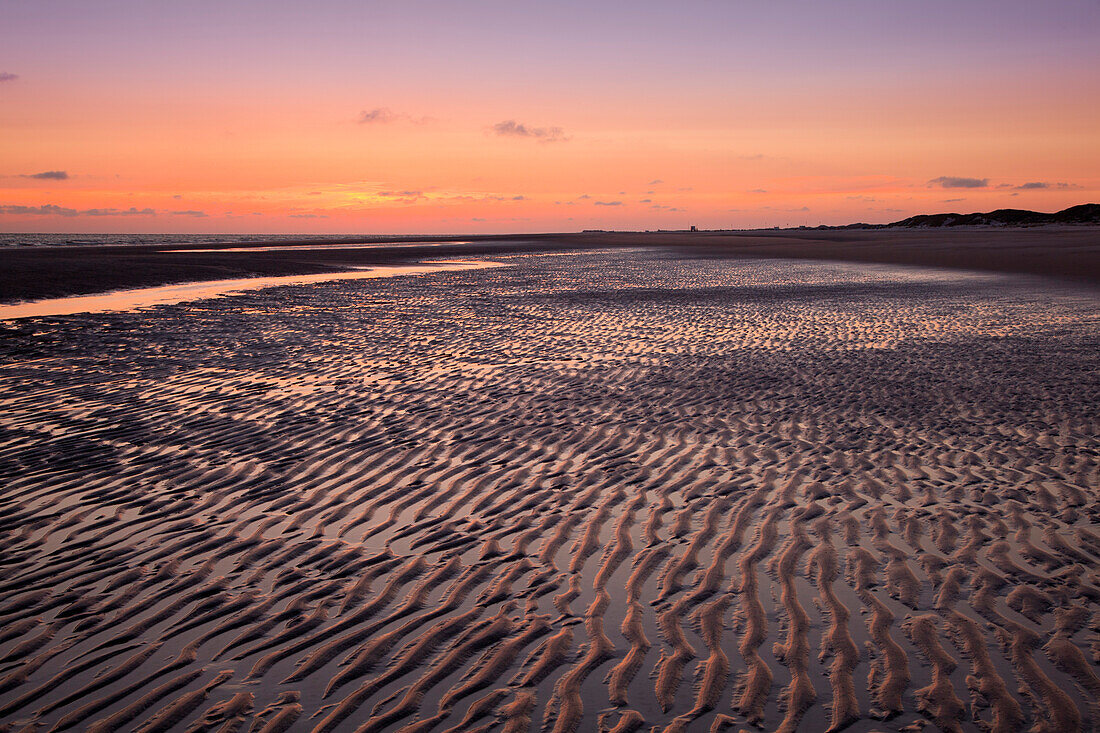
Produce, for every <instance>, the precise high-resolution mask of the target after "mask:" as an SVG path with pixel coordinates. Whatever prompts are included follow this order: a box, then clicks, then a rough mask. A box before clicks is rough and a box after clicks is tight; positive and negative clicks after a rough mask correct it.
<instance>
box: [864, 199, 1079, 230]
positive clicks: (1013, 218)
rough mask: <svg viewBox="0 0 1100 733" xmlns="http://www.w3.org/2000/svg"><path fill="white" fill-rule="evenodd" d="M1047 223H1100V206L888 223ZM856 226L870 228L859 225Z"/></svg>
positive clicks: (925, 217) (928, 216) (922, 217)
mask: <svg viewBox="0 0 1100 733" xmlns="http://www.w3.org/2000/svg"><path fill="white" fill-rule="evenodd" d="M1047 224H1100V204H1080V205H1078V206H1071V207H1069V208H1068V209H1063V210H1062V211H1058V212H1055V213H1053V214H1044V213H1042V212H1039V211H1027V210H1026V209H997V210H996V211H988V212H986V213H984V214H982V213H974V214H920V215H918V216H910V217H909V218H908V219H902V220H901V221H895V222H893V223H892V224H887V225H886V226H888V227H961V226H994V227H1023V226H1044V225H1047ZM853 226H868V225H865V224H857V225H853Z"/></svg>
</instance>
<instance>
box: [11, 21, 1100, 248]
mask: <svg viewBox="0 0 1100 733" xmlns="http://www.w3.org/2000/svg"><path fill="white" fill-rule="evenodd" d="M33 5H35V7H34V8H30V7H28V8H20V9H19V12H18V13H16V14H15V17H14V18H13V22H12V23H10V24H8V27H7V28H6V29H5V30H0V48H3V49H5V50H4V51H0V231H7V232H17V231H28V232H29V231H59V232H65V231H70V232H110V231H119V232H123V231H126V232H137V231H140V232H188V231H194V232H218V231H224V232H349V233H375V232H377V233H391V232H392V233H400V232H418V233H435V232H509V231H517V232H523V231H568V230H578V229H582V228H629V229H641V228H661V227H663V228H682V227H686V226H688V225H690V224H696V225H698V226H700V227H703V228H727V227H755V226H765V225H767V226H773V225H781V226H785V225H799V224H810V225H814V224H818V223H828V224H837V223H848V222H852V221H868V222H885V221H892V220H896V219H900V218H903V217H905V216H908V215H911V214H914V213H926V212H936V211H981V210H989V209H993V208H1000V207H1012V208H1030V209H1037V210H1043V211H1054V210H1057V209H1060V208H1064V207H1066V206H1070V205H1073V204H1077V203H1082V202H1085V201H1096V200H1100V134H1098V133H1097V126H1096V120H1097V119H1100V101H1098V100H1100V82H1098V76H1100V75H1098V74H1097V72H1096V69H1097V68H1100V54H1098V52H1097V51H1096V49H1095V45H1096V44H1094V43H1092V44H1090V43H1089V42H1088V39H1089V38H1093V39H1094V38H1095V37H1096V35H1095V31H1097V30H1100V28H1097V18H1098V15H1100V13H1098V11H1097V10H1096V7H1095V4H1091V5H1090V4H1089V3H1066V4H1065V6H1066V7H1064V8H1062V10H1063V11H1065V12H1066V13H1077V14H1078V15H1077V17H1076V18H1074V17H1072V15H1071V18H1070V19H1069V20H1064V21H1063V22H1061V23H1059V24H1054V25H1050V26H1049V27H1048V26H1046V25H1043V24H1042V23H1037V22H1036V21H1035V20H1034V19H1033V18H1031V17H1030V16H1029V15H1028V11H1027V5H1026V4H1023V3H1021V4H1019V6H1018V7H1017V5H1016V4H1013V3H1008V4H1007V5H1005V4H998V5H997V7H998V8H1000V9H1001V10H1000V12H1003V15H1004V16H1005V17H1004V18H1002V19H1001V20H1000V21H998V22H999V23H1000V25H999V26H998V25H997V22H990V23H987V24H986V27H985V29H984V30H982V29H980V28H978V27H976V26H975V28H978V29H977V30H974V29H972V31H971V33H972V34H973V35H972V36H971V37H969V38H964V37H962V36H958V35H953V34H952V33H949V32H946V31H943V30H942V29H941V26H937V25H936V23H937V22H939V23H943V22H946V21H947V19H948V17H951V22H952V23H955V24H958V23H963V22H964V21H965V20H966V18H965V17H963V18H958V17H954V16H953V15H949V14H951V13H957V12H958V11H957V9H955V10H952V8H953V6H951V5H950V4H946V3H945V4H943V5H942V8H939V9H940V10H942V16H940V17H937V6H936V4H935V3H933V4H931V5H929V6H926V9H925V13H924V14H922V15H920V16H919V17H917V16H913V17H912V18H907V17H903V16H904V13H903V12H902V11H901V10H898V11H897V14H896V16H891V15H889V14H883V13H881V12H880V13H879V15H877V16H876V15H874V14H873V12H872V10H873V9H874V8H876V7H879V6H875V5H873V4H861V3H857V2H844V3H839V4H837V5H836V6H834V8H833V10H834V13H833V15H829V16H823V17H821V18H812V17H810V18H806V17H803V16H805V15H806V14H807V13H812V12H814V11H813V10H812V8H813V7H814V6H812V5H810V4H803V3H790V4H789V5H788V6H787V8H786V9H787V10H791V9H792V8H795V7H797V8H798V10H799V12H800V13H801V15H799V16H798V17H799V18H801V20H800V21H799V23H798V24H796V25H794V26H791V25H790V24H789V23H788V25H787V26H784V25H782V23H783V22H784V20H785V19H788V18H789V16H783V15H782V13H781V12H780V11H778V10H774V9H773V10H770V11H765V10H761V9H759V8H757V9H756V10H754V11H751V12H749V13H748V14H747V15H744V16H737V15H736V14H735V15H733V16H730V15H729V14H730V13H731V12H734V11H731V10H730V9H729V8H728V7H727V6H725V5H722V4H717V3H709V2H699V3H694V4H693V3H688V4H687V5H686V6H685V8H686V9H691V10H693V11H695V14H694V15H692V16H691V17H696V16H697V17H698V18H700V19H701V20H702V21H704V22H702V23H701V24H700V25H699V26H697V27H672V26H671V25H670V24H671V23H673V20H670V18H669V17H666V16H665V15H664V13H666V12H667V11H666V10H665V9H663V8H661V9H658V8H657V7H656V6H655V7H654V8H648V7H647V6H646V5H645V4H644V3H643V4H641V5H638V4H635V5H633V6H628V5H625V4H624V5H621V6H618V8H619V9H621V10H622V12H624V13H625V12H632V13H633V15H631V16H629V17H630V18H631V21H630V23H628V24H627V26H626V27H623V26H622V22H623V21H622V18H623V17H625V16H622V15H613V14H610V12H606V13H605V12H602V11H601V12H600V13H596V14H593V13H594V12H595V11H588V10H584V9H583V8H582V6H579V5H578V6H575V7H573V8H572V9H573V10H574V11H576V13H585V12H587V13H589V16H588V17H587V18H579V19H578V21H577V22H578V23H582V22H584V23H587V25H584V26H580V25H578V26H576V27H575V28H572V27H571V26H569V25H568V17H565V16H562V17H559V16H558V15H554V16H552V17H551V16H547V17H546V18H536V17H532V16H531V15H530V14H528V15H524V14H523V13H521V12H520V11H518V10H515V9H512V10H510V11H508V12H505V10H506V6H504V5H503V4H496V3H473V4H472V5H471V6H470V7H471V8H472V9H473V12H472V14H471V15H470V16H462V17H456V16H447V15H446V9H445V8H444V6H442V5H433V4H432V3H426V2H425V3H411V4H410V6H409V8H407V9H406V10H403V11H401V10H392V9H391V10H390V11H388V14H387V13H386V12H382V11H380V10H379V9H378V7H377V6H374V5H373V4H371V3H367V4H365V5H362V4H360V5H356V4H352V3H345V2H329V3H320V4H319V6H311V7H316V8H319V9H318V10H317V12H314V13H310V14H303V13H304V11H302V10H301V8H291V4H286V7H285V8H283V10H281V11H279V12H272V13H269V14H268V15H267V16H263V19H262V20H261V21H259V22H258V25H257V21H255V20H254V18H255V17H258V16H251V17H250V16H248V14H247V13H245V12H244V11H243V10H242V9H241V7H240V6H238V7H236V8H235V10H233V11H228V10H219V8H220V6H219V5H216V4H213V3H210V4H207V3H205V2H202V3H197V4H196V9H195V10H194V13H196V14H199V15H202V13H206V14H207V17H206V18H195V17H191V16H179V17H175V16H173V17H168V16H167V15H158V13H162V14H163V13H169V12H178V11H167V10H161V11H158V10H155V9H153V10H150V9H148V8H145V9H144V10H143V9H142V6H139V5H138V4H136V3H126V2H119V3H110V4H108V5H107V6H105V7H104V8H102V9H101V10H102V11H103V12H102V15H103V16H105V17H96V16H93V15H92V14H90V13H87V14H84V15H81V13H80V7H79V6H77V5H75V4H72V3H65V2H60V1H53V0H47V1H45V2H42V3H41V4H37V3H36V4H33ZM241 5H243V6H248V5H255V4H254V3H241ZM567 5H568V4H567ZM613 5H615V4H614V3H610V4H609V7H610V6H613ZM879 5H881V4H879ZM979 5H981V4H980V3H979ZM413 6H420V7H413ZM429 6H430V7H429ZM266 7H267V8H268V9H270V7H271V6H266ZM303 7H304V6H303ZM66 8H67V9H68V10H69V11H71V12H68V13H62V12H61V10H62V9H66ZM631 8H632V10H631ZM1005 8H1007V10H1005ZM253 9H254V10H255V11H256V12H257V13H260V12H263V11H262V7H261V5H256V6H255V8H253ZM987 9H988V8H987ZM292 10H294V12H291V11H292ZM429 10H434V11H436V12H435V13H434V14H433V13H431V12H429ZM605 10H606V9H605ZM479 11H481V14H480V15H479ZM531 12H532V13H533V12H535V11H531ZM1051 12H1053V10H1052V11H1051ZM143 13H144V14H143ZM509 13H510V14H509ZM769 13H770V14H769ZM846 13H847V15H846ZM219 14H221V15H219ZM868 15H871V16H872V17H869V18H868V17H867V16H868ZM858 18H862V20H861V21H859V23H862V25H859V24H858V23H857V26H858V27H857V28H855V29H851V28H849V27H848V26H849V25H850V24H851V23H853V22H855V20H856V19H858ZM433 19H434V20H433ZM708 19H709V20H712V21H714V23H715V24H716V23H717V22H718V21H722V22H725V23H730V24H731V25H729V26H728V27H730V28H739V29H741V33H740V35H737V34H731V35H728V36H727V35H724V34H721V33H716V32H709V31H706V30H698V29H706V28H707V27H708V26H709V25H713V24H708V23H706V22H705V21H706V20H708ZM202 20H207V21H209V22H200V21H202ZM739 20H740V21H742V25H737V24H736V22H737V21H739ZM538 21H542V22H541V23H540V22H538ZM815 21H816V22H815ZM1070 21H1075V22H1070ZM905 22H909V24H910V25H909V26H905V27H909V28H910V30H909V31H908V32H909V33H910V34H911V36H910V37H903V38H902V39H901V40H898V39H893V40H892V39H890V38H882V37H881V36H882V35H883V34H884V33H886V32H887V31H890V32H893V33H895V34H896V33H899V32H903V31H902V30H899V28H902V27H903V26H902V25H901V24H903V23H905ZM341 23H344V24H345V25H348V26H349V30H348V32H347V33H346V34H345V33H337V34H335V35H333V31H332V29H333V28H339V27H341ZM418 23H419V25H418ZM822 23H826V24H832V25H825V26H822V25H821V24H822ZM913 23H925V24H927V28H926V29H923V30H922V28H921V27H916V26H913V25H912V24H913ZM314 24H316V25H317V27H318V28H325V29H328V30H326V31H324V32H323V33H320V31H319V33H320V35H317V34H315V33H311V29H312V26H313V25H314ZM846 24H847V25H846ZM379 26H381V27H382V30H379V29H378V27H379ZM543 26H545V27H543ZM895 26H896V27H895ZM927 29H940V30H935V32H933V33H931V34H929V32H928V31H927ZM356 30H358V31H359V32H360V33H362V34H365V37H361V36H358V35H356V34H355V32H354V31H356ZM749 30H752V31H753V32H752V33H750V32H748V31H749ZM600 31H602V33H601V32H600ZM666 31H667V32H666ZM697 31H698V32H697ZM815 31H821V32H826V40H822V38H821V35H822V33H821V32H818V33H816V34H815ZM876 33H877V34H878V35H875V34H876ZM921 33H924V34H925V35H924V36H923V41H922V40H921V39H922V36H921V35H920V34H921ZM326 34H327V36H326ZM937 34H938V35H937ZM1090 34H1091V35H1090ZM257 36H259V37H257ZM502 39H503V40H502ZM280 49H286V52H285V53H283V52H280ZM364 113H366V114H364ZM42 174H47V175H45V176H43V175H42Z"/></svg>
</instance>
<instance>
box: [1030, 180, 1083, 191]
mask: <svg viewBox="0 0 1100 733" xmlns="http://www.w3.org/2000/svg"><path fill="white" fill-rule="evenodd" d="M1015 188H1016V190H1017V191H1039V190H1043V189H1058V190H1062V191H1064V190H1066V189H1070V188H1081V187H1080V186H1077V185H1075V184H1072V183H1047V182H1046V181H1030V182H1028V183H1022V184H1020V185H1019V186H1016V187H1015Z"/></svg>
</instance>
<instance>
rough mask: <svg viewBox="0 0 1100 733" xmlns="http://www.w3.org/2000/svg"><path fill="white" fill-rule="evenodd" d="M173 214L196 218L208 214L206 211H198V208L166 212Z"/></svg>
mask: <svg viewBox="0 0 1100 733" xmlns="http://www.w3.org/2000/svg"><path fill="white" fill-rule="evenodd" d="M165 213H167V214H169V215H171V216H193V217H195V218H202V217H205V216H207V213H206V212H205V211H198V210H196V209H187V210H186V211H168V212H165Z"/></svg>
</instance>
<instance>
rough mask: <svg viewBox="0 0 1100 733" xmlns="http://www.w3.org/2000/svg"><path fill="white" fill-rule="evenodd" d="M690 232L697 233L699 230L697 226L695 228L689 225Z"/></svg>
mask: <svg viewBox="0 0 1100 733" xmlns="http://www.w3.org/2000/svg"><path fill="white" fill-rule="evenodd" d="M691 231H693V232H697V231H699V228H698V227H697V226H695V225H694V224H692V225H691Z"/></svg>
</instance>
